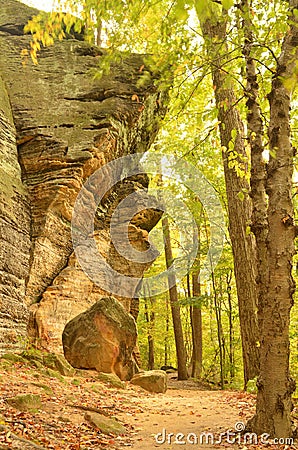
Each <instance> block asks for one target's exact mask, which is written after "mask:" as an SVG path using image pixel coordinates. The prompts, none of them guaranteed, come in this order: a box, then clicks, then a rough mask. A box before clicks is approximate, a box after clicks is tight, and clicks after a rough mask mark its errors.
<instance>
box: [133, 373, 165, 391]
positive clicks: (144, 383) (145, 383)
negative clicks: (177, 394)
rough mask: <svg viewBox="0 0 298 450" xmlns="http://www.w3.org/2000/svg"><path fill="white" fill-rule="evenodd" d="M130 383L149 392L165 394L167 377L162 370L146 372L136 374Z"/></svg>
mask: <svg viewBox="0 0 298 450" xmlns="http://www.w3.org/2000/svg"><path fill="white" fill-rule="evenodd" d="M130 382H131V384H135V385H136V386H140V387H142V388H143V389H145V390H146V391H149V392H156V393H165V392H166V390H167V386H168V377H167V374H166V372H164V371H163V370H148V371H147V372H140V373H137V374H136V375H134V376H133V378H132V379H131V380H130Z"/></svg>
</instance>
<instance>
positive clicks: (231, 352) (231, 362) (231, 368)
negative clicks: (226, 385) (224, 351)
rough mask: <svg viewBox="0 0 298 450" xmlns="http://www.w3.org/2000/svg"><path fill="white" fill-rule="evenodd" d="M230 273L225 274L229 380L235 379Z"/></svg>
mask: <svg viewBox="0 0 298 450" xmlns="http://www.w3.org/2000/svg"><path fill="white" fill-rule="evenodd" d="M231 277H232V273H230V274H227V276H226V282H227V294H228V307H229V310H228V315H229V372H230V380H231V381H232V380H233V379H234V378H235V364H234V326H233V305H232V292H231V291H232V288H231Z"/></svg>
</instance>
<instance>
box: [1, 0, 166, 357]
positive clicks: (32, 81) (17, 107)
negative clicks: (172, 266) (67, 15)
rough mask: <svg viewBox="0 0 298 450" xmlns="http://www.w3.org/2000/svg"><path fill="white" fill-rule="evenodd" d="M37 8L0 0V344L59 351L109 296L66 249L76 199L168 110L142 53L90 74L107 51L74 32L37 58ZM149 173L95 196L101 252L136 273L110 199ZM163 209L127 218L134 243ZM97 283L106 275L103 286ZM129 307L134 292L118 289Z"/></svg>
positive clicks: (136, 148) (136, 187)
mask: <svg viewBox="0 0 298 450" xmlns="http://www.w3.org/2000/svg"><path fill="white" fill-rule="evenodd" d="M37 12H38V11H37V10H35V9H33V8H30V7H27V6H25V5H23V4H21V3H19V2H18V1H16V0H0V51H1V59H0V100H1V104H0V135H1V141H0V158H1V159H0V174H1V176H0V239H1V247H0V294H1V301H0V351H1V352H3V351H6V350H7V349H11V348H17V347H21V346H22V345H23V342H24V340H26V339H27V336H28V331H27V330H28V329H27V325H28V318H29V314H30V320H29V335H30V337H31V339H33V340H35V341H37V342H38V343H39V345H41V346H42V347H44V348H46V349H48V350H50V351H62V341H61V337H62V332H63V329H64V326H65V324H66V323H67V322H68V321H69V320H71V319H72V318H73V317H75V316H77V315H78V314H80V313H82V312H83V311H84V310H86V309H87V308H89V307H90V306H91V305H93V304H94V303H96V301H97V300H98V299H99V298H100V297H102V296H104V295H106V292H105V290H104V289H103V288H102V287H99V286H98V285H95V284H94V283H93V282H92V280H91V279H89V278H88V277H87V275H86V274H85V273H84V271H83V270H82V268H81V266H80V264H79V263H78V261H77V259H76V256H75V254H74V251H73V244H72V239H71V220H72V212H73V207H74V203H75V200H76V197H77V195H78V193H79V191H80V190H81V188H82V186H83V184H84V183H85V181H86V180H87V179H88V177H90V175H92V174H93V173H94V172H95V171H96V170H97V169H99V168H102V167H104V166H105V165H106V164H107V163H109V162H110V161H112V160H115V159H116V158H119V157H121V156H125V155H129V154H135V153H139V152H140V153H142V152H144V151H146V150H147V149H148V148H149V147H150V145H151V143H152V142H153V140H154V138H155V136H156V133H157V131H158V123H159V120H160V118H161V117H163V115H164V113H165V106H164V105H165V99H166V94H165V93H164V92H161V91H159V90H158V89H157V88H156V86H155V79H154V76H153V75H152V77H151V81H147V83H146V84H145V85H143V84H142V85H140V83H139V80H140V78H141V77H142V70H143V66H144V61H143V57H142V56H140V55H130V56H128V57H125V58H123V60H122V62H121V63H120V64H112V66H111V70H110V73H109V75H106V76H104V77H103V78H101V79H100V80H98V79H94V78H93V77H92V76H91V72H92V71H94V70H96V69H97V68H98V66H99V65H100V62H101V59H102V58H103V51H102V50H101V49H100V48H98V47H96V46H92V45H90V44H88V43H87V42H84V41H82V40H76V39H72V38H71V39H66V40H64V41H62V42H57V43H56V44H55V45H54V46H52V47H47V48H43V49H42V50H41V52H40V54H39V60H38V65H33V63H32V62H31V61H30V60H29V59H28V60H27V61H26V63H25V64H23V63H24V61H22V59H21V52H22V50H24V49H28V48H29V44H30V39H31V36H30V35H25V34H24V32H23V28H24V25H25V24H26V23H27V21H28V19H30V18H31V17H32V16H33V15H35V14H36V13H37ZM147 184H148V179H147V177H146V176H145V175H142V176H136V177H132V178H130V179H129V180H126V181H125V182H122V183H119V184H118V185H117V186H116V187H114V188H113V189H112V190H111V191H110V192H109V193H108V194H107V195H106V196H105V198H104V200H103V201H102V203H101V204H100V205H99V208H98V211H97V216H96V223H95V232H94V235H95V239H96V243H97V246H98V248H99V250H100V252H101V254H102V255H103V256H104V257H105V258H106V259H107V260H108V262H109V264H110V265H111V266H112V267H113V268H114V269H115V270H119V271H120V272H121V271H122V273H125V274H126V275H128V276H130V275H133V276H138V277H141V276H142V274H143V272H144V270H145V269H146V268H147V267H148V264H142V263H134V262H131V261H128V262H124V260H123V257H122V256H120V255H119V254H118V253H117V250H116V249H115V248H114V246H113V244H112V243H111V236H110V231H109V223H110V218H111V215H112V212H113V210H114V209H115V206H117V205H118V204H119V203H120V202H121V201H122V199H123V198H124V197H125V196H126V195H128V194H130V193H132V192H137V193H142V192H145V191H146V188H147ZM160 216H161V212H160V211H159V210H158V206H157V207H156V208H150V209H148V210H145V213H144V214H138V215H137V217H135V219H134V220H132V221H131V223H130V225H129V227H130V229H129V233H130V238H131V242H132V244H133V246H134V247H135V248H137V249H139V250H141V251H142V250H146V249H147V248H148V232H149V231H150V230H151V228H152V227H153V226H154V225H155V224H156V222H157V221H158V220H159V218H160ZM103 285H104V283H103ZM119 299H120V301H121V302H122V303H123V305H124V306H125V308H126V310H127V311H130V310H131V299H130V298H123V297H119Z"/></svg>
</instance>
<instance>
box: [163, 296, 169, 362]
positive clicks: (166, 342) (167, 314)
mask: <svg viewBox="0 0 298 450" xmlns="http://www.w3.org/2000/svg"><path fill="white" fill-rule="evenodd" d="M169 326H170V315H169V300H168V297H167V298H166V334H165V355H164V356H165V358H164V361H165V366H167V365H168V361H169Z"/></svg>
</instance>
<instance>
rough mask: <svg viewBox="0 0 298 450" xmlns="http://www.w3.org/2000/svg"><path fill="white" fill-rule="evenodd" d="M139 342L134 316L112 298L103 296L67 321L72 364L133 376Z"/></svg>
mask: <svg viewBox="0 0 298 450" xmlns="http://www.w3.org/2000/svg"><path fill="white" fill-rule="evenodd" d="M136 341H137V327H136V323H135V320H134V318H133V317H132V316H131V315H130V314H129V313H127V311H126V310H125V309H124V307H123V306H122V304H121V303H120V302H119V301H118V300H116V299H115V298H113V297H103V298H101V299H100V300H98V301H97V302H96V303H95V304H94V305H93V306H92V307H91V308H90V309H88V310H87V311H85V312H84V313H82V314H79V315H78V316H76V317H75V318H74V319H72V320H71V321H70V322H68V323H67V324H66V326H65V328H64V331H63V336H62V342H63V349H64V355H65V358H66V359H67V361H68V362H69V363H70V364H71V365H72V366H73V367H76V368H77V369H96V370H97V371H98V372H105V373H115V374H116V375H117V376H118V377H119V378H120V379H121V380H129V379H130V378H131V377H132V376H133V372H134V361H133V357H132V352H133V349H134V347H135V345H136Z"/></svg>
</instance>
